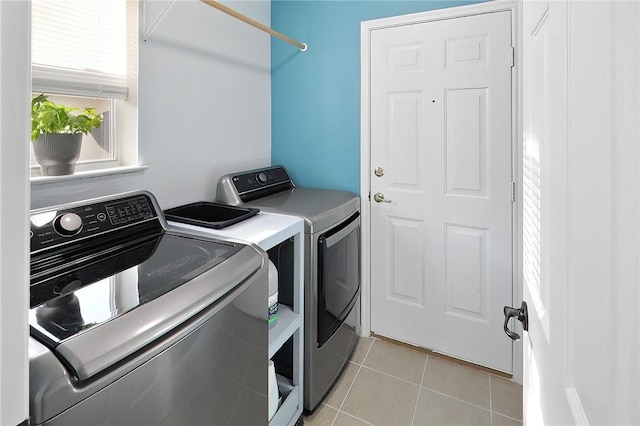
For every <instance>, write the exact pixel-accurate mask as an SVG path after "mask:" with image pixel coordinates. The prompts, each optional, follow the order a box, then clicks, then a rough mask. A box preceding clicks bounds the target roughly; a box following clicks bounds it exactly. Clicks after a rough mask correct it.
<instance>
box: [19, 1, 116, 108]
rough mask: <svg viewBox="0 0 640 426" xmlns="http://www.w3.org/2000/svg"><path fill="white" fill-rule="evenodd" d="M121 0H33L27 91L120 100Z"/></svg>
mask: <svg viewBox="0 0 640 426" xmlns="http://www.w3.org/2000/svg"><path fill="white" fill-rule="evenodd" d="M126 48H127V44H126V0H82V1H79V0H33V1H32V11H31V64H32V73H33V91H34V92H42V93H56V94H65V95H77V96H90V97H100V98H115V99H125V98H126V97H127V83H126V77H127V76H126V69H127V64H126Z"/></svg>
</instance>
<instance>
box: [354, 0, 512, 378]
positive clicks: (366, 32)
mask: <svg viewBox="0 0 640 426" xmlns="http://www.w3.org/2000/svg"><path fill="white" fill-rule="evenodd" d="M500 11H510V12H511V34H512V40H511V42H512V46H514V48H515V57H514V66H513V68H512V88H511V93H512V95H511V96H512V99H511V105H512V112H511V121H512V160H511V164H512V175H513V177H514V181H515V182H516V188H515V202H514V206H513V211H512V215H513V222H512V223H513V232H512V234H513V253H512V259H513V260H512V262H513V280H512V282H513V286H514V288H513V304H512V306H516V305H517V304H518V303H519V302H518V303H516V302H517V301H520V300H522V241H521V235H522V179H521V176H522V138H521V137H520V135H522V107H521V104H522V102H521V99H522V84H521V75H522V71H521V68H522V67H521V59H520V55H519V54H518V53H519V52H521V51H522V37H521V34H520V29H521V28H522V8H521V5H520V2H518V1H512V0H496V1H491V2H487V3H479V4H474V5H468V6H459V7H452V8H447V9H440V10H434V11H429V12H421V13H415V14H409V15H403V16H394V17H390V18H381V19H375V20H370V21H363V22H362V23H361V26H360V40H361V45H360V64H361V65H360V67H361V68H360V81H361V90H360V93H361V95H360V96H361V99H360V102H361V104H360V114H361V115H360V194H361V203H362V205H361V210H360V211H361V223H362V240H361V244H362V277H361V279H362V283H361V334H362V335H363V336H368V335H369V334H370V332H371V249H372V248H371V208H370V206H371V204H370V200H369V198H370V188H371V162H370V158H371V132H370V129H371V126H370V123H371V107H370V99H371V98H370V68H369V67H370V62H371V60H370V59H371V56H370V52H371V38H370V33H371V31H373V30H376V29H381V28H388V27H394V26H401V25H408V24H416V23H422V22H430V21H438V20H442V19H451V18H457V17H463V16H470V15H478V14H484V13H491V12H500ZM520 332H521V330H520ZM507 338H508V337H507V336H506V335H505V339H507ZM513 349H514V350H513V379H514V380H515V381H516V382H518V383H522V371H523V370H522V341H518V342H515V343H514V348H513Z"/></svg>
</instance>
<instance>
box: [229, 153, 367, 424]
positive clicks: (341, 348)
mask: <svg viewBox="0 0 640 426" xmlns="http://www.w3.org/2000/svg"><path fill="white" fill-rule="evenodd" d="M217 201H218V202H222V203H227V204H231V205H236V206H237V205H243V206H246V207H256V208H259V209H260V210H261V211H265V212H270V213H280V214H288V215H293V216H299V217H301V218H303V219H304V221H305V244H304V249H305V261H304V270H305V285H304V292H305V307H304V317H305V319H304V322H305V335H304V340H305V345H304V351H305V353H304V358H305V366H304V408H305V410H306V411H307V412H310V411H313V410H315V409H316V407H317V406H318V405H319V404H320V402H321V401H322V400H323V398H324V397H325V396H326V395H327V393H328V392H329V390H331V388H332V386H333V385H334V384H335V383H336V381H337V379H338V378H339V377H340V374H341V372H342V370H343V369H344V367H345V366H346V365H347V362H348V361H349V359H350V358H351V354H352V353H353V349H354V348H355V344H356V342H357V338H358V332H359V326H360V299H359V297H360V199H359V197H358V196H356V195H355V194H353V193H351V192H346V191H332V190H323V189H313V188H299V187H296V186H295V185H294V183H293V181H292V180H291V178H290V176H289V174H288V173H287V171H286V169H285V168H284V167H282V166H275V167H268V168H263V169H257V170H251V171H247V172H241V173H234V174H230V175H226V176H223V177H222V178H221V179H220V181H219V182H218V188H217ZM281 297H282V295H281Z"/></svg>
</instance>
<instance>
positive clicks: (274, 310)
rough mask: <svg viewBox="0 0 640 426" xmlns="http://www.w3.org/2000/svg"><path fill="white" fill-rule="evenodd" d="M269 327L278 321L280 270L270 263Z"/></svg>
mask: <svg viewBox="0 0 640 426" xmlns="http://www.w3.org/2000/svg"><path fill="white" fill-rule="evenodd" d="M267 312H268V313H267V319H268V320H269V326H273V325H274V324H275V323H276V320H277V319H278V270H277V269H276V265H274V264H273V262H271V261H269V308H268V311H267Z"/></svg>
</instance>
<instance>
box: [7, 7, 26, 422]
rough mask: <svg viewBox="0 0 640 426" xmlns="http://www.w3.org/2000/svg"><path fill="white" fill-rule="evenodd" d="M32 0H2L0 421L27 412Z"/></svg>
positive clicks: (17, 419) (21, 417)
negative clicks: (28, 142) (0, 342)
mask: <svg viewBox="0 0 640 426" xmlns="http://www.w3.org/2000/svg"><path fill="white" fill-rule="evenodd" d="M30 19H31V2H29V1H0V49H1V50H2V54H0V93H2V95H1V96H0V141H1V144H0V235H2V238H1V239H0V341H2V345H0V424H1V425H17V424H20V423H22V422H24V421H25V420H26V419H27V418H28V416H29V375H28V370H29V354H28V339H29V320H28V310H29V237H28V235H29V204H30V191H29V177H28V176H29V166H28V165H29V145H28V144H27V143H26V141H28V140H29V132H30V129H31V126H30V122H29V115H28V114H29V111H30V107H29V104H30V102H29V100H30V89H31V47H30V32H29V21H30Z"/></svg>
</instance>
